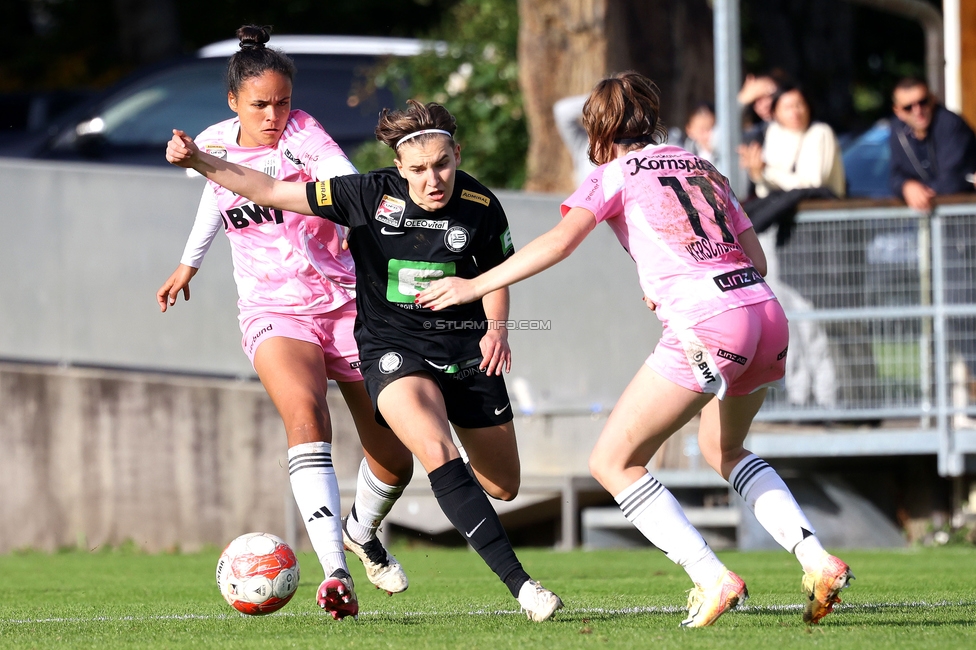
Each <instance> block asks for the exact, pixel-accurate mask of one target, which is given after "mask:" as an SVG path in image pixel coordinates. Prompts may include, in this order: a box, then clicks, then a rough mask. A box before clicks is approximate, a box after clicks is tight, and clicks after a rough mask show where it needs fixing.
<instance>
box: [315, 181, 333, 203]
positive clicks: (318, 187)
mask: <svg viewBox="0 0 976 650" xmlns="http://www.w3.org/2000/svg"><path fill="white" fill-rule="evenodd" d="M315 203H316V204H318V206H319V207H323V206H326V205H332V181H330V180H325V181H319V182H318V183H316V184H315Z"/></svg>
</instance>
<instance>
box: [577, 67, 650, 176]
mask: <svg viewBox="0 0 976 650" xmlns="http://www.w3.org/2000/svg"><path fill="white" fill-rule="evenodd" d="M660 114H661V93H660V91H659V90H658V88H657V86H656V85H655V84H654V82H653V81H651V80H650V79H648V78H647V77H645V76H644V75H642V74H640V73H638V72H633V71H627V72H621V73H618V74H615V75H613V76H612V77H608V78H606V79H603V80H602V81H599V82H597V84H596V86H594V87H593V91H592V92H591V93H590V96H589V98H588V99H587V100H586V103H585V104H584V105H583V127H584V128H585V129H586V134H587V136H588V137H589V139H590V152H589V153H590V162H592V163H594V164H596V165H603V164H606V163H608V162H610V161H611V160H613V145H614V144H623V145H639V144H644V145H646V144H659V143H661V142H665V141H666V140H667V138H668V133H667V131H666V130H665V128H664V125H663V124H662V123H661V118H660Z"/></svg>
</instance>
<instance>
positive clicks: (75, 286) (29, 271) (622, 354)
mask: <svg viewBox="0 0 976 650" xmlns="http://www.w3.org/2000/svg"><path fill="white" fill-rule="evenodd" d="M160 155H162V154H160ZM202 187H203V180H202V179H199V178H197V179H190V178H187V177H186V175H185V174H184V173H183V172H182V171H181V170H177V169H172V170H170V169H159V170H156V169H133V168H125V167H115V166H105V165H83V164H72V163H38V162H31V161H20V160H16V161H15V160H0V196H2V197H3V200H2V201H0V219H2V220H3V223H5V224H6V228H5V231H6V232H5V234H4V236H3V238H2V239H0V272H2V274H3V277H4V278H5V281H4V282H3V283H2V284H0V358H6V359H12V360H23V361H38V362H47V363H58V364H63V365H90V366H100V367H115V368H130V369H146V370H162V371H170V372H178V373H197V374H204V375H216V376H231V377H252V376H253V370H252V369H251V367H250V365H249V363H248V361H247V358H246V357H245V356H244V354H243V353H242V351H241V348H240V330H239V329H238V323H237V308H236V300H237V292H236V287H235V284H234V280H233V276H232V272H231V262H230V252H229V246H228V244H227V239H226V237H224V236H223V235H220V234H218V237H217V239H216V240H215V242H214V245H213V247H212V249H211V251H210V253H209V254H208V256H207V259H206V260H205V262H204V263H203V265H202V267H201V270H200V272H199V273H198V274H197V276H196V277H195V278H194V279H193V282H192V284H191V299H190V302H189V303H184V302H183V299H182V297H181V298H180V301H179V302H178V303H177V304H176V305H175V306H174V307H173V308H171V310H170V311H168V312H167V313H166V314H160V313H159V308H158V306H157V305H156V302H155V293H156V290H157V289H158V288H159V286H160V285H161V284H162V283H163V281H164V280H165V279H166V278H167V277H168V276H169V274H170V273H171V272H172V271H173V270H174V269H175V268H176V266H177V264H178V263H179V260H180V256H181V254H182V251H183V245H184V243H185V240H186V236H187V233H188V232H189V229H190V226H191V224H192V222H193V216H194V214H195V211H196V206H197V202H198V200H199V195H200V192H201V189H202ZM498 196H499V199H500V200H501V201H502V204H503V205H504V206H505V208H506V211H507V213H508V217H509V221H510V223H511V230H512V236H513V239H514V241H515V245H516V246H519V245H522V244H524V243H525V242H527V241H528V240H530V239H531V238H533V237H535V236H536V235H538V234H541V233H542V232H544V231H545V230H547V229H548V228H550V227H551V226H552V225H553V224H554V223H556V221H557V220H558V219H559V210H558V205H559V201H558V199H556V198H553V197H549V196H532V195H525V194H521V193H513V192H500V193H499V195H498ZM641 297H642V294H641V291H640V287H639V285H638V282H637V274H636V272H635V270H634V268H633V262H632V261H631V260H630V258H629V257H628V255H627V254H626V253H625V252H624V251H623V249H622V248H621V247H620V245H619V243H618V242H617V240H616V238H615V237H614V236H613V234H612V233H611V232H610V231H609V229H607V228H599V229H597V231H596V232H594V233H593V234H592V235H591V236H590V237H589V238H588V240H587V241H586V242H584V244H583V245H582V246H581V247H580V249H579V250H578V251H577V252H576V253H575V254H574V255H573V257H572V258H571V259H570V260H567V261H566V262H563V263H562V264H560V265H559V266H557V267H556V268H554V269H551V270H549V271H547V272H546V273H545V274H543V275H541V276H539V277H536V278H532V279H530V280H527V281H525V282H524V283H522V284H520V285H517V286H516V287H513V289H512V308H511V318H512V319H513V320H514V321H515V323H514V325H515V329H513V331H512V333H511V337H510V340H511V345H512V349H513V357H514V362H513V370H512V374H511V376H510V378H509V381H510V382H514V383H515V386H516V387H517V388H518V390H517V391H514V390H513V392H515V393H517V394H518V395H519V396H520V405H521V406H522V407H523V409H524V410H526V411H538V410H540V409H542V410H546V409H549V410H552V409H561V408H564V407H571V408H573V409H578V408H580V407H581V406H582V408H583V409H584V410H589V409H591V408H592V409H595V410H604V409H606V408H608V407H609V406H611V405H612V404H613V402H614V401H615V400H616V397H617V396H618V395H619V394H620V393H621V392H622V390H623V388H624V387H625V386H626V383H627V381H629V379H630V378H631V377H632V376H633V374H634V373H635V372H636V370H637V368H638V367H639V365H640V363H641V361H642V360H643V358H644V357H645V356H646V355H647V354H649V352H650V350H651V349H652V348H653V344H654V343H655V341H656V340H657V338H658V337H659V336H660V325H659V323H658V321H657V319H656V318H655V317H654V315H653V314H651V313H650V312H649V311H648V310H647V309H646V308H645V307H644V305H643V303H642V302H641Z"/></svg>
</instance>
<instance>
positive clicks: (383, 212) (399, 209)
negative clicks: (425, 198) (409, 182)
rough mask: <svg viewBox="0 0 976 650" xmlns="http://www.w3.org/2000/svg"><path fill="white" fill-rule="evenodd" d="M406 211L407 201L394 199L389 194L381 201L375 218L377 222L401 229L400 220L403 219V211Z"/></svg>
mask: <svg viewBox="0 0 976 650" xmlns="http://www.w3.org/2000/svg"><path fill="white" fill-rule="evenodd" d="M406 209H407V202H406V201H404V200H403V199H397V198H394V197H392V196H390V195H389V194H384V195H383V200H382V201H380V205H379V207H378V208H376V214H375V215H374V217H375V219H376V220H377V221H380V222H382V223H385V224H386V225H388V226H393V227H394V228H399V227H400V220H401V219H403V211H404V210H406Z"/></svg>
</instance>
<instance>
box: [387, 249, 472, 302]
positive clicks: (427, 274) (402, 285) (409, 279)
mask: <svg viewBox="0 0 976 650" xmlns="http://www.w3.org/2000/svg"><path fill="white" fill-rule="evenodd" d="M455 269H456V266H455V264H454V262H415V261H412V260H395V259H394V260H390V261H389V263H388V264H387V284H386V299H387V300H389V301H390V302H395V303H402V304H407V305H410V306H411V307H412V306H413V303H414V299H415V298H416V297H417V294H418V293H420V292H421V291H423V290H424V289H426V288H427V286H428V285H429V284H430V283H431V282H432V281H434V280H439V279H440V278H446V277H450V276H453V275H455V273H456V270H455Z"/></svg>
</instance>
